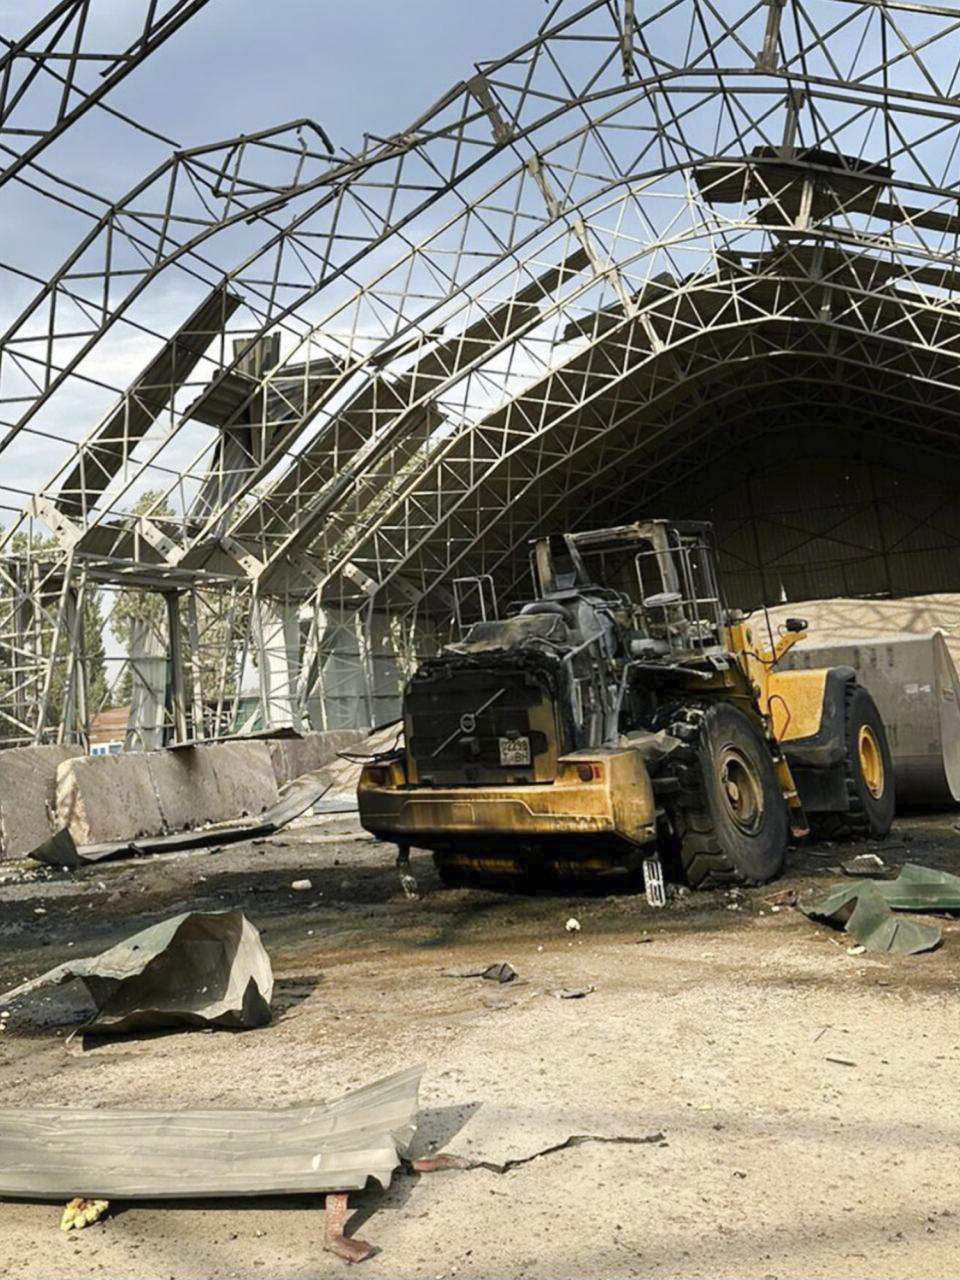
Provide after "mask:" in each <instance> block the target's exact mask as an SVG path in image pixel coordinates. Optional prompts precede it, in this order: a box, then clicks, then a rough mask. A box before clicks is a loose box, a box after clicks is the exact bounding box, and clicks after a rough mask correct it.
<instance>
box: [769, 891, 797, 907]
mask: <svg viewBox="0 0 960 1280" xmlns="http://www.w3.org/2000/svg"><path fill="white" fill-rule="evenodd" d="M764 902H766V903H769V905H770V906H771V907H795V906H796V905H797V891H796V889H778V890H777V892H776V893H768V894H767V896H766V897H765V898H764Z"/></svg>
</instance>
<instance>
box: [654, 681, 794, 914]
mask: <svg viewBox="0 0 960 1280" xmlns="http://www.w3.org/2000/svg"><path fill="white" fill-rule="evenodd" d="M669 731H670V733H672V734H673V736H674V737H677V738H679V739H680V742H681V746H680V747H679V748H677V750H676V751H674V752H673V754H672V755H671V756H670V759H669V766H668V767H669V768H671V769H672V770H673V771H675V772H676V775H677V777H678V779H679V781H680V791H679V793H678V794H677V795H676V796H672V797H670V805H671V811H672V812H671V818H672V822H673V827H674V832H675V836H676V850H675V851H676V853H677V855H678V858H679V862H680V868H679V869H680V871H681V874H682V875H683V878H684V879H685V880H686V882H687V884H689V885H690V886H691V887H692V888H695V889H700V888H703V889H706V888H714V887H717V886H720V885H725V884H764V883H765V882H766V881H767V880H772V879H773V877H774V876H776V875H778V874H779V872H780V871H781V869H782V867H783V860H784V856H785V854H786V849H787V835H788V822H787V808H786V804H785V803H784V799H783V792H782V790H781V788H780V784H779V782H778V781H777V775H776V772H775V770H774V766H773V759H772V757H771V755H770V749H769V747H768V746H767V744H766V742H765V741H764V739H763V737H762V736H761V734H760V732H759V731H758V730H757V729H756V728H755V727H754V725H753V724H752V723H751V722H750V721H749V720H748V719H747V717H746V716H745V715H744V714H743V712H742V711H738V710H737V708H736V707H734V706H731V705H730V704H729V703H725V702H717V703H709V704H705V705H696V706H687V707H684V708H682V709H681V710H680V711H679V712H678V713H677V715H676V716H675V717H674V720H673V723H671V725H670V729H669Z"/></svg>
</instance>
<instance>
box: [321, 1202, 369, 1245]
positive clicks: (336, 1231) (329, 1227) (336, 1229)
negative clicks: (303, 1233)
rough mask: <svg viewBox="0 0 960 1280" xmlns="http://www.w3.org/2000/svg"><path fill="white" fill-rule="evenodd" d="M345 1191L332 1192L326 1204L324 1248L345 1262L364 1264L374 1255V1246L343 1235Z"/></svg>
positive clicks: (345, 1213) (345, 1214)
mask: <svg viewBox="0 0 960 1280" xmlns="http://www.w3.org/2000/svg"><path fill="white" fill-rule="evenodd" d="M348 1199H349V1197H348V1196H347V1193H346V1192H345V1191H337V1192H331V1193H330V1194H328V1195H327V1198H326V1201H325V1202H324V1204H325V1208H326V1217H325V1219H324V1224H323V1247H324V1249H325V1251H326V1252H327V1253H335V1254H336V1255H337V1257H338V1258H343V1260H344V1262H364V1261H365V1260H366V1259H367V1258H369V1257H370V1255H371V1253H373V1245H372V1244H367V1242H366V1240H350V1239H348V1238H347V1237H346V1236H345V1235H344V1234H343V1229H344V1227H345V1226H346V1222H347V1213H348V1207H347V1200H348Z"/></svg>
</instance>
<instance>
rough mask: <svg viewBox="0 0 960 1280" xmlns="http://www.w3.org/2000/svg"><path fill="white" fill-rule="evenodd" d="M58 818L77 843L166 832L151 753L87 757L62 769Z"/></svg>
mask: <svg viewBox="0 0 960 1280" xmlns="http://www.w3.org/2000/svg"><path fill="white" fill-rule="evenodd" d="M56 815H57V823H58V825H59V826H65V827H67V829H68V830H69V832H70V834H71V836H73V840H74V843H75V844H102V843H104V842H106V841H108V840H133V839H136V837H137V836H146V835H157V834H159V833H160V832H162V831H163V829H164V827H163V814H162V813H161V811H160V804H159V801H158V799H157V793H156V791H155V789H154V786H153V779H152V778H151V776H150V762H149V758H148V755H147V754H142V755H141V754H136V753H130V754H123V755H117V756H93V757H90V756H85V757H82V758H80V759H77V760H65V761H64V762H63V764H61V765H60V766H59V768H58V769H57V801H56Z"/></svg>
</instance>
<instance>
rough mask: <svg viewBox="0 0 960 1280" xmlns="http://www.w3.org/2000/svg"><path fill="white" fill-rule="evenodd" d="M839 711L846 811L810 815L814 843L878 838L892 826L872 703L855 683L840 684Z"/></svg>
mask: <svg viewBox="0 0 960 1280" xmlns="http://www.w3.org/2000/svg"><path fill="white" fill-rule="evenodd" d="M843 709H844V741H845V743H846V755H845V757H844V772H845V774H846V786H847V798H848V801H849V805H850V807H849V808H848V809H845V810H843V811H841V812H839V813H818V814H815V815H812V817H811V825H812V828H813V835H814V837H815V838H816V839H819V840H864V839H867V838H869V837H871V836H872V837H874V838H875V839H882V838H883V837H884V836H885V835H887V833H888V832H889V830H890V828H891V826H892V825H893V816H894V812H895V810H896V803H897V798H896V793H895V791H894V780H893V759H892V757H891V755H890V744H889V742H888V741H887V733H886V730H885V729H884V727H883V720H882V719H881V718H880V712H879V711H878V710H877V704H876V703H875V702H874V700H873V698H872V696H871V695H870V694H869V693H868V692H867V690H866V689H864V687H863V685H860V684H857V683H856V681H855V680H850V681H849V682H848V683H847V684H846V685H845V686H844V708H843ZM865 748H866V749H865Z"/></svg>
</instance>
